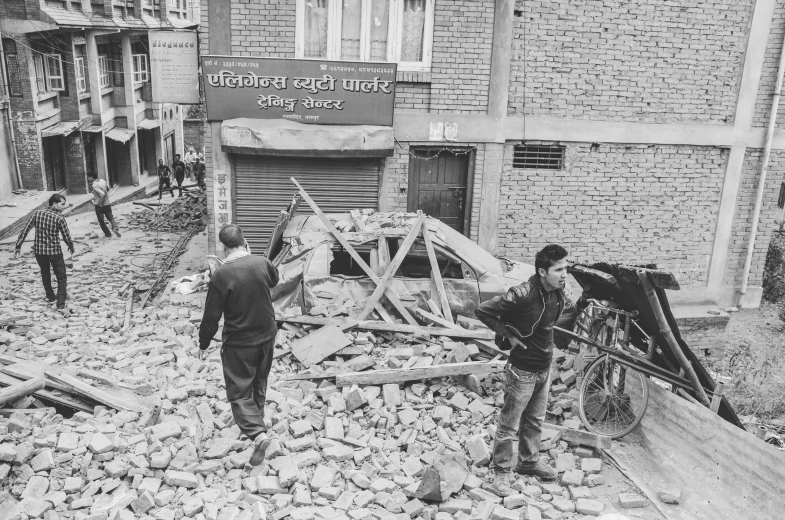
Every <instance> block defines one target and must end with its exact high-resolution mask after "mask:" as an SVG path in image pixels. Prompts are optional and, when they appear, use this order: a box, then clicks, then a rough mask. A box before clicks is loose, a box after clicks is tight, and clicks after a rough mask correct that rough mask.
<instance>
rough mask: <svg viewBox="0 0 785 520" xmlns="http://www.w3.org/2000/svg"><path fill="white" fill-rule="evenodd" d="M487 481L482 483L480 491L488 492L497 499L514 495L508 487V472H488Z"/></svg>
mask: <svg viewBox="0 0 785 520" xmlns="http://www.w3.org/2000/svg"><path fill="white" fill-rule="evenodd" d="M487 478H488V480H486V481H485V482H483V483H482V486H481V487H482V489H484V490H485V491H490V492H491V493H493V494H494V495H496V496H498V497H502V498H504V497H508V496H510V495H512V494H514V493H515V491H513V489H512V488H511V487H510V472H509V471H507V472H500V471H490V472H488V477H487Z"/></svg>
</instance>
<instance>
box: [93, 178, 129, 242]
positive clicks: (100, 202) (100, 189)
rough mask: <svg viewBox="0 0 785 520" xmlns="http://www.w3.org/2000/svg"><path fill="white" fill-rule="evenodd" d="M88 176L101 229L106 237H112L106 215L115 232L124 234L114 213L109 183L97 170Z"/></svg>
mask: <svg viewBox="0 0 785 520" xmlns="http://www.w3.org/2000/svg"><path fill="white" fill-rule="evenodd" d="M87 178H88V179H90V191H91V192H92V193H93V206H94V207H95V215H96V216H97V217H98V225H99V226H101V231H103V232H104V235H106V238H112V233H110V232H109V228H108V227H106V223H105V222H104V217H106V219H107V220H109V223H110V224H111V225H112V231H114V234H115V235H117V236H118V237H120V236H122V235H121V234H120V228H119V227H118V226H117V222H115V220H114V215H112V203H111V202H110V201H109V185H108V184H107V183H106V181H105V180H103V179H99V178H98V174H97V173H95V172H90V173H88V174H87Z"/></svg>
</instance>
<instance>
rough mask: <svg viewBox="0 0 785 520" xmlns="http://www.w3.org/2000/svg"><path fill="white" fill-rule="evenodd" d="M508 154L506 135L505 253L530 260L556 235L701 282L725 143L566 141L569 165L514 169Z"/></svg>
mask: <svg viewBox="0 0 785 520" xmlns="http://www.w3.org/2000/svg"><path fill="white" fill-rule="evenodd" d="M532 144H535V143H532ZM512 154H513V146H512V145H511V144H508V146H507V147H506V149H505V165H504V172H503V173H502V184H501V205H500V208H499V253H500V256H506V257H509V258H520V259H523V260H524V261H529V262H531V260H532V259H533V258H534V255H535V254H536V253H537V251H539V250H540V249H541V248H542V247H543V246H545V245H546V244H548V243H554V242H555V243H560V244H562V245H564V246H565V247H566V248H567V249H568V250H569V251H570V252H571V254H572V256H573V258H574V259H575V260H576V261H580V262H594V261H616V262H629V263H657V264H661V265H662V266H663V267H664V268H667V269H671V270H672V271H673V272H674V274H675V275H676V277H677V279H678V280H679V283H680V284H681V285H682V286H685V287H686V286H697V285H702V284H704V283H705V281H706V275H707V270H708V263H709V256H710V253H711V248H712V245H713V236H714V229H715V226H716V218H717V209H718V206H719V196H720V190H721V187H722V182H723V176H724V174H725V166H726V162H727V155H728V154H727V152H726V151H724V150H721V149H716V148H710V147H692V146H646V145H628V146H625V145H608V144H600V145H591V144H589V143H567V144H566V157H565V167H564V169H563V170H524V169H513V168H512Z"/></svg>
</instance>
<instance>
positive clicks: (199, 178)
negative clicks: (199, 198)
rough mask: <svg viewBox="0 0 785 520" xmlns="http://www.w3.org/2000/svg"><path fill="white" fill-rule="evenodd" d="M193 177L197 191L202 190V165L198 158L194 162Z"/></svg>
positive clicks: (203, 187) (203, 186)
mask: <svg viewBox="0 0 785 520" xmlns="http://www.w3.org/2000/svg"><path fill="white" fill-rule="evenodd" d="M194 176H195V177H196V183H197V184H198V185H199V189H201V190H204V189H205V185H204V163H203V162H202V160H201V159H200V158H199V157H197V158H196V162H195V163H194Z"/></svg>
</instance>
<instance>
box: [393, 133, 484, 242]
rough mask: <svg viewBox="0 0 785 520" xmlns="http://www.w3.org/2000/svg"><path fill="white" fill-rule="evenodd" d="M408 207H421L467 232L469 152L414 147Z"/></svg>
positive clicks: (413, 208) (459, 229)
mask: <svg viewBox="0 0 785 520" xmlns="http://www.w3.org/2000/svg"><path fill="white" fill-rule="evenodd" d="M412 153H413V155H414V156H415V157H410V158H409V196H408V210H409V211H417V210H418V209H419V210H422V211H423V213H425V214H426V215H430V216H431V217H434V218H438V219H439V220H441V221H442V222H444V223H445V224H447V225H448V226H450V227H451V228H453V229H455V230H456V231H459V232H461V233H464V227H465V216H466V196H467V191H468V184H467V182H468V179H469V154H456V153H453V152H449V151H446V150H442V151H439V152H434V151H432V150H429V149H428V148H423V149H412Z"/></svg>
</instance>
